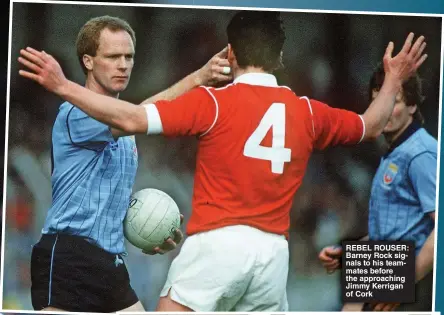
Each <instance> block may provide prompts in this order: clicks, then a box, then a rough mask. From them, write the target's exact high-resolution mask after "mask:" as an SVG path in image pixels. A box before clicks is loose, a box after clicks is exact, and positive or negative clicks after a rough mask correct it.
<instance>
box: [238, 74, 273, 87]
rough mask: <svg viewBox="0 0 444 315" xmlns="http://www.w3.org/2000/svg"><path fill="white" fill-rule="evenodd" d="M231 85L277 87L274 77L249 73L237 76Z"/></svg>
mask: <svg viewBox="0 0 444 315" xmlns="http://www.w3.org/2000/svg"><path fill="white" fill-rule="evenodd" d="M233 83H245V84H251V85H262V86H271V87H277V86H278V84H277V80H276V77H275V76H274V75H272V74H269V73H259V72H249V73H244V74H242V75H240V76H238V77H237V78H236V79H235V80H234V81H233Z"/></svg>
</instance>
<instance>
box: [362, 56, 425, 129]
mask: <svg viewBox="0 0 444 315" xmlns="http://www.w3.org/2000/svg"><path fill="white" fill-rule="evenodd" d="M384 78H385V71H384V66H383V64H382V63H380V64H379V65H378V66H377V67H376V69H375V70H374V72H373V75H372V77H371V79H370V85H369V97H370V100H372V98H373V96H372V95H373V91H379V90H380V89H381V86H382V83H383V82H384ZM402 96H403V98H404V102H405V104H406V105H407V106H414V105H416V111H415V113H414V114H413V118H414V119H415V120H416V121H417V122H418V123H420V124H424V116H423V115H422V114H421V111H420V109H419V107H420V105H421V104H422V102H423V101H424V96H423V95H422V82H421V78H420V77H419V75H418V74H417V73H416V74H414V75H413V76H412V77H410V79H408V80H407V81H405V82H404V83H403V84H402Z"/></svg>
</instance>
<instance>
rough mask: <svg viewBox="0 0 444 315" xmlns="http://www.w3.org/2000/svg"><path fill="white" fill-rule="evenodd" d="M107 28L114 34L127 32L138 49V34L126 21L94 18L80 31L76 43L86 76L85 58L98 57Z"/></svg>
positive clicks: (112, 18)
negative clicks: (101, 39) (101, 37)
mask: <svg viewBox="0 0 444 315" xmlns="http://www.w3.org/2000/svg"><path fill="white" fill-rule="evenodd" d="M105 28H106V29H109V30H110V31H113V32H116V31H125V32H127V33H128V34H129V35H130V36H131V39H132V41H133V44H134V47H136V34H135V32H134V30H133V29H132V28H131V26H130V25H129V24H128V22H126V21H125V20H123V19H121V18H118V17H113V16H109V15H104V16H99V17H95V18H92V19H91V20H89V21H88V22H86V24H85V25H83V27H82V28H81V29H80V32H79V34H78V35H77V41H76V47H77V58H78V59H79V62H80V65H81V66H82V70H83V72H84V73H85V74H86V73H87V71H88V70H87V69H86V67H85V64H84V63H83V56H84V55H90V56H95V55H96V53H97V49H98V48H99V43H100V42H99V40H100V34H101V33H102V31H103V30H104V29H105Z"/></svg>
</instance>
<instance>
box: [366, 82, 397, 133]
mask: <svg viewBox="0 0 444 315" xmlns="http://www.w3.org/2000/svg"><path fill="white" fill-rule="evenodd" d="M401 86H402V81H401V80H399V79H397V78H393V77H389V76H387V75H386V77H385V80H384V83H383V85H382V87H381V90H380V91H379V93H378V95H377V97H376V98H375V99H374V100H373V102H372V103H371V104H370V106H369V107H368V109H367V110H366V111H365V113H364V114H363V115H362V118H363V119H364V123H365V135H364V139H365V140H374V139H376V138H377V137H379V136H380V135H381V133H382V131H383V130H384V127H385V126H386V125H387V123H388V120H389V118H390V116H391V114H392V112H393V108H394V106H395V100H396V95H397V94H398V92H399V91H400V89H401Z"/></svg>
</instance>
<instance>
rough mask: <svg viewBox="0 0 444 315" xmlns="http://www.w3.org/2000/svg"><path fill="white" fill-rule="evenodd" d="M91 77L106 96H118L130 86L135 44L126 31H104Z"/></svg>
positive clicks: (93, 60)
mask: <svg viewBox="0 0 444 315" xmlns="http://www.w3.org/2000/svg"><path fill="white" fill-rule="evenodd" d="M91 59H92V62H91V71H90V72H89V74H88V75H89V76H91V79H92V80H93V82H94V83H96V86H98V88H101V89H102V90H103V92H104V93H105V94H110V95H116V94H118V93H119V92H122V91H123V90H125V88H126V87H127V85H128V82H129V79H130V76H131V71H132V69H133V65H134V43H133V41H132V39H131V36H130V35H129V34H128V33H127V32H126V31H116V32H113V31H110V30H109V29H104V30H103V31H102V33H101V34H100V41H99V47H98V49H97V52H96V56H94V57H92V58H91Z"/></svg>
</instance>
